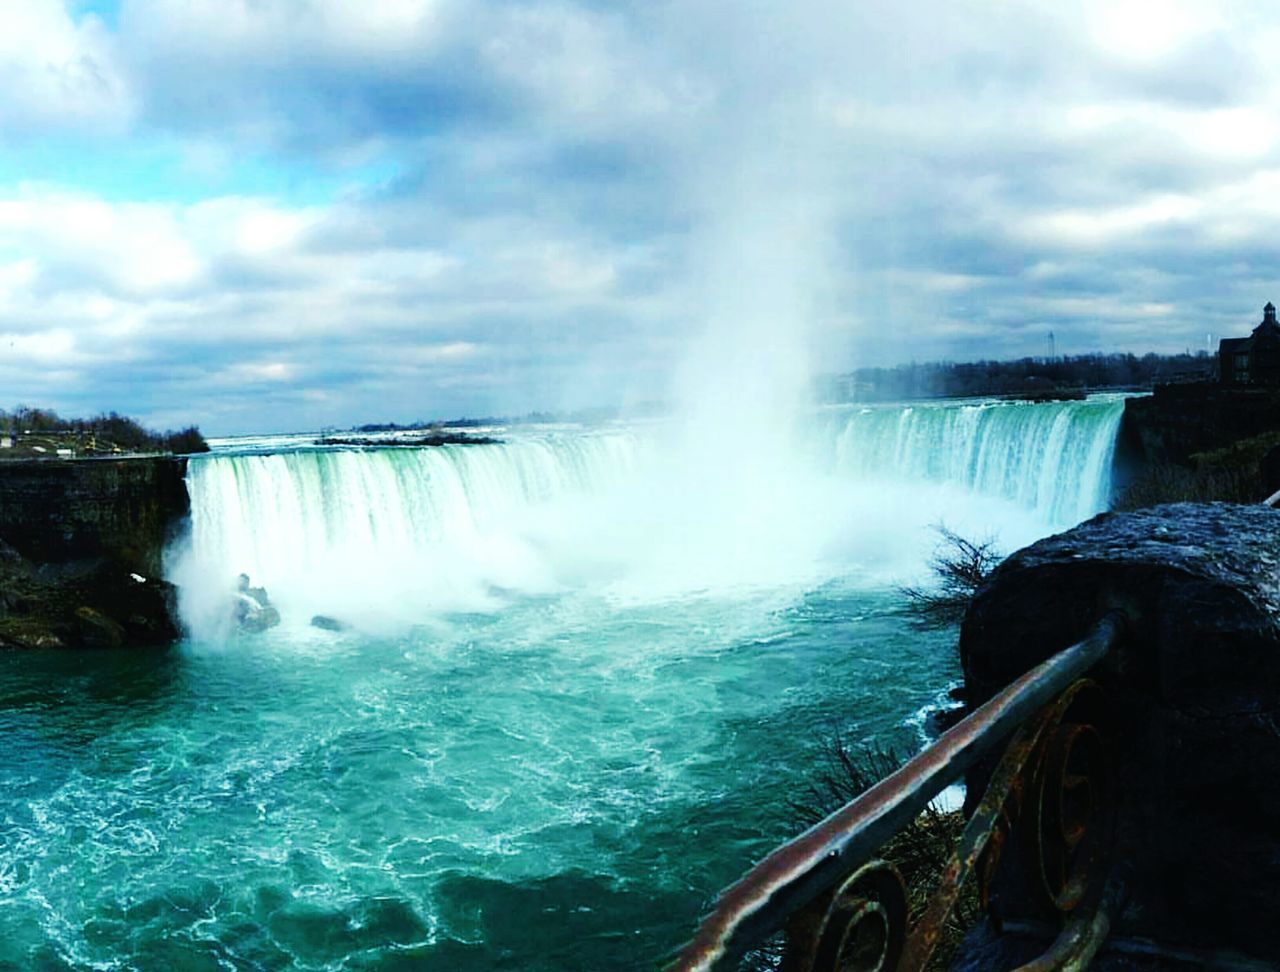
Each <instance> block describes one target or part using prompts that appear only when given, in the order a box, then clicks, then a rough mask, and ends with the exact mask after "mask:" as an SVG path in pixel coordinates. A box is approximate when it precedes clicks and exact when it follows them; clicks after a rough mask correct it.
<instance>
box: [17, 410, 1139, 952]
mask: <svg viewBox="0 0 1280 972" xmlns="http://www.w3.org/2000/svg"><path fill="white" fill-rule="evenodd" d="M1019 407H1025V408H1058V409H1063V408H1067V409H1069V406H1019ZM863 415H864V413H862V412H857V413H855V414H854V415H851V416H849V417H847V421H846V420H845V419H843V418H841V417H839V416H837V417H835V418H833V417H832V416H830V415H828V416H825V417H824V418H823V420H822V421H821V422H819V423H816V425H815V431H814V433H813V438H812V440H811V441H809V442H808V444H807V449H808V452H806V453H805V454H806V455H809V456H810V457H812V456H816V457H817V459H816V460H815V461H812V462H810V461H809V460H801V459H796V458H795V457H791V463H790V464H789V465H787V466H786V467H785V470H784V471H779V470H780V469H781V468H782V467H780V466H779V465H778V463H777V461H776V460H777V459H778V457H777V456H767V457H764V458H766V459H768V460H769V462H760V463H755V462H753V463H751V464H748V465H737V464H729V465H728V466H727V467H726V465H725V463H724V462H723V460H722V459H721V458H720V457H713V458H714V459H715V462H713V463H706V464H702V465H700V466H698V467H697V468H696V469H694V470H693V472H692V474H688V464H687V463H686V462H683V461H674V460H671V459H670V457H669V456H666V457H664V454H663V450H662V449H661V448H658V447H657V446H656V445H655V438H654V436H653V435H652V434H651V431H646V430H644V429H609V430H604V431H601V430H573V429H563V428H557V429H540V430H525V431H516V432H512V433H509V438H510V441H509V442H508V443H507V444H506V445H503V446H492V447H490V446H485V447H474V448H473V449H470V450H467V449H462V450H453V451H448V450H429V451H422V450H414V451H411V452H392V451H387V450H381V451H374V452H348V453H342V454H334V453H317V452H316V451H315V450H313V449H308V448H306V446H305V442H304V441H302V440H298V441H284V442H276V443H273V444H272V445H271V447H270V449H268V450H265V451H264V450H263V449H262V448H261V443H256V444H255V443H243V442H242V443H238V444H236V443H232V444H229V448H228V450H227V451H224V452H222V453H221V454H220V455H215V456H213V457H210V458H209V459H206V460H200V461H196V462H193V464H192V472H191V477H190V486H191V491H192V496H193V523H192V530H191V542H190V543H189V544H185V545H183V547H182V548H181V549H175V552H174V558H173V569H172V576H174V578H175V579H176V580H178V581H179V582H180V583H181V584H182V585H183V597H184V610H185V611H186V612H187V620H188V623H189V624H190V625H191V629H192V636H191V637H190V638H189V639H188V640H187V641H186V642H185V643H183V644H181V645H179V646H177V647H175V648H174V649H173V650H171V651H168V652H162V653H146V654H139V653H133V652H96V653H57V654H52V653H46V654H21V655H19V654H6V655H2V656H0V739H2V740H3V745H4V754H5V758H4V760H3V761H0V967H5V968H23V969H25V968H33V969H45V968H48V969H90V968H101V969H206V968H207V969H396V968H406V969H408V968H413V969H440V970H469V969H476V970H479V969H495V968H497V969H532V970H542V969H545V970H553V969H554V970H561V969H584V970H586V969H592V970H595V969H630V968H651V967H653V966H654V965H655V964H656V963H658V962H660V961H661V960H662V959H663V958H664V957H667V956H668V955H669V954H670V952H671V951H672V950H673V949H674V948H675V947H676V946H677V945H679V944H680V943H681V942H682V941H683V940H684V939H685V938H686V937H687V936H688V935H689V934H690V932H691V930H692V928H693V926H694V923H695V922H696V920H697V918H698V916H699V915H700V914H702V913H703V912H704V911H705V909H706V907H707V906H708V904H709V902H710V901H711V900H712V898H713V897H714V894H715V893H716V891H718V890H719V889H720V888H722V887H723V886H725V885H726V884H728V883H730V882H731V881H733V880H734V879H736V878H737V877H738V876H740V874H741V873H742V872H743V871H744V870H745V869H746V868H747V867H749V866H750V864H751V863H753V862H754V861H755V860H757V859H759V857H760V856H761V855H762V854H763V853H765V852H766V851H767V850H768V849H769V848H771V847H772V846H773V845H774V844H776V843H777V842H778V841H780V840H782V839H785V838H786V837H788V836H790V835H792V834H793V833H794V831H795V821H794V820H793V819H792V814H791V812H790V811H789V810H788V809H787V800H788V798H789V797H793V796H795V795H796V794H797V793H799V792H800V791H801V789H802V788H803V785H804V780H805V778H806V769H807V767H808V766H810V765H811V761H812V760H813V759H814V758H816V756H817V754H818V752H819V750H820V747H821V745H822V741H823V740H824V739H827V738H829V737H830V736H831V734H832V733H833V732H835V731H839V732H840V733H841V734H842V735H843V736H844V737H845V738H846V739H851V740H855V741H859V740H865V741H872V740H874V741H877V742H879V743H881V744H890V745H894V746H896V747H897V748H898V749H900V750H910V749H912V748H914V747H916V746H918V745H919V744H920V741H921V736H920V732H919V728H918V724H919V717H920V713H921V711H922V710H923V709H924V708H925V707H927V706H929V705H930V704H932V703H934V702H935V701H936V700H937V698H938V696H939V694H940V692H941V691H942V690H944V689H945V688H946V686H947V685H948V684H949V683H950V682H951V681H953V680H954V679H955V678H956V677H957V674H958V673H957V669H956V662H955V658H954V652H953V645H952V641H953V635H952V634H950V633H945V632H944V633H934V634H922V633H920V632H917V631H913V630H911V629H910V628H909V627H908V626H907V625H906V623H905V619H904V616H903V614H902V603H901V598H900V596H899V595H898V594H896V592H895V587H894V578H895V577H896V578H899V579H907V578H909V577H912V576H919V573H920V571H921V570H922V567H923V562H924V558H925V555H926V554H927V552H928V551H929V550H930V549H931V544H932V540H931V534H930V533H929V531H928V529H927V525H928V524H929V523H930V522H933V521H934V520H936V519H937V518H938V516H939V514H940V513H946V514H947V516H948V517H950V518H951V519H950V522H953V523H956V522H962V523H963V524H965V525H969V526H974V525H977V526H987V527H990V528H991V529H993V530H996V531H1002V537H1003V538H1004V540H1005V541H1008V542H1009V544H1010V545H1011V544H1012V543H1017V542H1023V541H1024V540H1026V539H1028V538H1029V537H1031V536H1034V535H1037V534H1042V533H1045V532H1049V530H1050V529H1052V527H1053V526H1054V525H1055V523H1054V516H1056V513H1052V511H1055V510H1060V509H1061V508H1062V503H1061V497H1051V498H1050V500H1049V501H1048V504H1049V505H1048V506H1047V507H1045V508H1041V507H1037V505H1036V503H1037V500H1036V498H1035V496H1034V495H1032V496H1031V498H1030V499H1028V497H1027V496H1025V495H1021V494H1018V493H1017V492H1016V491H1014V492H1013V493H1012V494H1011V495H1001V494H1000V490H999V489H995V490H994V491H993V492H992V493H991V494H984V493H983V492H982V489H981V488H980V487H981V485H982V484H981V483H978V484H975V483H971V482H964V481H953V480H949V479H947V477H946V476H943V475H938V476H935V477H933V478H932V479H931V478H930V477H929V475H927V474H925V475H921V474H919V473H918V472H913V471H911V469H913V468H914V467H910V468H908V470H907V472H906V473H904V474H903V475H902V476H899V477H897V479H896V480H894V484H893V485H889V484H888V483H889V480H888V479H886V476H891V474H892V473H893V470H892V469H887V470H879V469H877V470H871V471H867V470H859V469H851V468H850V467H849V463H850V455H851V454H852V453H851V452H850V450H851V449H852V450H854V452H855V453H856V445H855V443H854V442H853V441H852V437H854V436H855V435H856V431H850V430H851V429H853V428H854V425H855V424H856V423H857V422H866V421H867V420H866V419H865V417H863V418H858V417H857V416H863ZM1026 415H1027V417H1029V418H1034V416H1033V415H1032V413H1026ZM1078 417H1079V418H1080V421H1079V422H1077V423H1075V424H1074V425H1072V424H1071V422H1070V421H1068V420H1059V421H1067V422H1068V428H1067V429H1066V431H1065V433H1064V435H1065V436H1066V438H1067V440H1068V444H1070V445H1073V447H1077V448H1078V449H1080V450H1084V452H1083V453H1081V454H1084V453H1088V451H1089V448H1104V447H1105V445H1106V444H1105V443H1102V444H1099V443H1098V442H1097V441H1094V440H1097V439H1101V438H1105V437H1106V436H1107V435H1108V434H1110V435H1112V436H1113V435H1114V430H1113V429H1112V431H1111V432H1110V433H1108V432H1107V429H1106V425H1105V422H1099V421H1098V420H1097V415H1095V414H1093V413H1091V412H1088V411H1086V410H1083V409H1082V410H1081V411H1080V412H1079V413H1078ZM966 421H968V420H966ZM984 422H986V420H985V419H983V420H981V421H978V422H976V423H971V424H972V427H973V428H974V429H975V430H978V431H981V427H982V426H983V424H984ZM833 423H834V424H833ZM882 424H883V422H880V423H879V424H877V429H879V432H878V433H877V434H880V433H882V432H883V429H882V428H881V427H880V426H881V425H882ZM942 424H943V425H945V424H946V423H942ZM952 424H954V423H952ZM987 424H990V423H987ZM1018 424H1019V423H1012V422H1003V423H1002V424H1000V428H1002V429H1003V428H1005V427H1006V426H1007V427H1008V429H1014V428H1015V427H1016V426H1018ZM989 431H990V430H988V432H989ZM913 434H916V435H917V438H918V429H916V430H915V432H913ZM948 434H952V435H954V434H955V432H954V429H952V431H951V432H950V433H948ZM975 434H977V432H975ZM1008 434H1009V435H1016V434H1017V433H1016V432H1009V433H1008ZM1073 437H1076V438H1089V439H1090V442H1089V443H1081V442H1075V441H1074V439H1073ZM824 443H825V444H824ZM837 443H838V447H837ZM868 443H869V444H868V445H867V448H869V449H870V448H872V447H873V445H872V444H871V443H870V440H868ZM1012 445H1013V443H1010V444H1009V446H1010V447H1009V448H1008V449H1006V450H1005V451H1006V452H1007V453H1008V454H1009V455H1010V456H1013V455H1015V453H1014V451H1013V449H1012ZM1086 445H1087V446H1088V447H1089V448H1086ZM927 447H928V446H927V445H926V446H920V445H916V446H913V447H912V448H927ZM875 448H881V446H875ZM986 448H987V449H988V455H991V453H990V450H991V449H992V448H995V449H997V451H999V450H1000V448H1001V447H1000V446H999V444H998V443H997V444H995V445H992V443H988V444H987V446H986ZM1017 455H1019V456H1022V455H1025V450H1023V451H1022V452H1018V453H1017ZM756 458H759V457H756ZM1011 461H1012V460H1011ZM1018 461H1022V460H1021V459H1019V460H1018ZM771 463H772V465H771ZM1064 475H1065V474H1064ZM1103 475H1105V470H1104V472H1103ZM990 481H991V482H997V481H998V480H997V479H992V480H990ZM1086 487H1087V488H1088V489H1092V490H1095V493H1096V491H1097V490H1099V489H1100V488H1101V487H1100V486H1099V484H1098V483H1094V482H1085V483H1081V482H1074V481H1064V483H1063V485H1062V488H1063V489H1064V490H1067V491H1070V490H1077V491H1078V490H1081V489H1084V488H1086ZM1046 510H1047V511H1048V512H1047V511H1046ZM761 511H766V512H768V513H769V514H770V515H761ZM1051 514H1052V515H1051ZM957 518H958V519H957ZM235 569H245V570H248V571H250V572H251V573H252V574H253V576H254V579H255V582H259V581H260V582H263V583H265V584H266V585H267V586H268V588H269V589H270V590H271V592H272V596H273V599H275V600H276V601H277V603H278V604H279V605H280V607H281V613H282V615H283V616H284V623H283V624H282V625H281V626H280V627H279V628H277V629H274V630H272V631H270V632H268V633H266V634H265V635H261V636H247V635H237V634H234V633H230V632H228V631H227V630H226V626H225V624H223V625H220V624H219V621H220V619H222V618H223V615H222V614H220V613H219V611H218V610H216V608H217V606H218V605H220V604H221V605H225V603H226V597H227V591H228V588H229V579H230V577H232V576H234V572H233V571H234V570H235ZM913 572H914V575H913ZM362 607H363V608H364V609H365V610H364V612H363V613H362V611H361V608H362ZM322 609H323V610H324V611H325V613H334V614H337V615H339V616H340V617H343V618H345V619H348V620H351V621H352V622H353V623H354V624H355V627H353V628H352V629H351V630H349V631H346V632H340V633H332V632H326V631H320V630H317V629H314V628H312V627H310V626H309V625H308V624H307V621H308V619H309V617H310V616H311V614H312V613H315V612H317V611H320V610H322Z"/></svg>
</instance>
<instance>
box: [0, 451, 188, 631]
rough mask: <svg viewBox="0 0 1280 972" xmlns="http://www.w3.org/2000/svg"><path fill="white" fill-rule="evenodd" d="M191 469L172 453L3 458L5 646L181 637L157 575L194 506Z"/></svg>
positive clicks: (0, 597) (0, 515) (0, 572)
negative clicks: (189, 488) (190, 494)
mask: <svg viewBox="0 0 1280 972" xmlns="http://www.w3.org/2000/svg"><path fill="white" fill-rule="evenodd" d="M185 472H186V460H185V459H181V458H175V457H154V458H150V457H148V458H134V459H110V460H99V459H92V460H37V461H4V462H0V541H2V542H0V648H6V647H7V648H15V647H21V648H99V647H106V648H112V647H124V646H129V647H142V646H157V645H164V644H169V643H171V642H173V641H174V640H176V639H177V638H178V637H179V629H178V624H177V620H176V617H177V613H176V596H175V595H176V592H175V590H174V588H173V586H172V585H170V584H168V583H166V582H165V581H163V580H161V579H159V578H160V574H161V569H162V560H163V555H164V548H165V546H166V545H167V543H168V542H169V541H170V540H171V539H172V538H173V536H174V534H175V532H176V531H177V530H179V529H181V527H182V524H183V522H184V521H185V519H186V517H187V515H188V512H189V509H190V503H189V499H188V497H187V490H186V483H185V481H184V477H185Z"/></svg>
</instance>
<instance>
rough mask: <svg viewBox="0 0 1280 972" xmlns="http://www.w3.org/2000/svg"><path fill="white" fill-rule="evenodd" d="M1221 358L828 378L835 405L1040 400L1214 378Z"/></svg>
mask: <svg viewBox="0 0 1280 972" xmlns="http://www.w3.org/2000/svg"><path fill="white" fill-rule="evenodd" d="M1215 363H1216V358H1214V357H1211V356H1210V355H1208V354H1207V353H1205V352H1203V351H1201V352H1199V353H1196V354H1155V353H1149V354H1144V355H1142V356H1138V355H1135V354H1079V355H1071V356H1063V357H1053V358H1018V359H1017V360H1014V361H972V362H964V363H959V362H954V361H931V362H927V363H924V364H918V363H915V362H912V363H911V364H904V365H897V366H896V367H892V368H859V369H857V370H856V371H852V372H849V373H848V374H843V375H837V376H834V377H832V378H830V379H828V387H827V388H826V389H825V397H827V398H829V399H831V400H835V401H886V400H891V399H902V398H968V397H974V396H983V395H1035V394H1039V393H1050V394H1051V393H1055V392H1085V391H1092V390H1098V389H1104V388H1118V389H1134V390H1139V389H1150V388H1151V387H1152V386H1153V385H1156V384H1160V383H1163V382H1175V381H1197V380H1199V381H1204V380H1208V379H1210V378H1212V377H1213V374H1214V366H1215Z"/></svg>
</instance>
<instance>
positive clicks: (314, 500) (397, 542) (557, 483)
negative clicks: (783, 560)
mask: <svg viewBox="0 0 1280 972" xmlns="http://www.w3.org/2000/svg"><path fill="white" fill-rule="evenodd" d="M636 449H637V440H636V439H635V437H634V436H632V435H630V434H628V433H612V434H605V433H601V434H590V433H587V434H584V433H575V434H547V435H541V436H537V437H530V438H524V439H520V440H517V441H513V442H509V443H503V444H493V445H467V446H441V447H434V448H425V449H403V448H386V449H365V450H352V449H342V450H323V449H294V450H291V451H280V452H273V453H267V454H234V453H229V454H218V453H215V454H213V455H211V456H208V457H204V458H198V459H193V460H192V461H191V463H190V466H189V469H188V475H187V486H188V490H189V492H190V494H191V511H192V512H191V537H190V545H189V548H188V549H186V550H183V551H182V552H181V553H180V554H179V555H177V557H176V558H175V559H176V560H177V566H176V567H175V569H174V571H173V572H174V573H175V579H177V580H178V581H179V583H180V585H181V586H182V587H183V591H184V595H186V596H187V602H186V603H185V604H184V606H183V608H184V614H185V615H187V617H188V619H189V620H195V621H197V622H198V616H199V615H200V614H202V613H205V612H212V613H215V614H216V613H219V612H221V610H222V609H221V606H220V605H221V601H222V600H223V599H224V598H225V591H226V590H227V589H229V584H230V582H231V579H233V578H234V577H235V576H236V575H237V574H239V573H240V572H242V571H243V572H245V573H248V574H249V575H250V576H251V577H252V579H253V582H254V583H255V584H263V585H265V586H266V587H267V588H268V589H269V591H270V593H271V595H272V596H273V598H283V599H286V600H287V599H290V598H292V599H293V600H294V601H295V602H299V605H298V606H299V607H301V608H304V609H305V610H311V611H329V610H332V611H334V612H342V611H345V612H347V613H348V614H351V613H364V614H367V613H368V612H370V611H375V610H376V611H377V612H384V613H385V612H386V611H387V610H388V608H389V607H393V605H389V603H388V602H394V601H403V600H404V599H405V598H407V597H412V598H414V599H416V601H417V602H418V604H419V606H422V603H421V602H422V601H423V600H424V598H425V599H429V601H430V604H429V605H428V606H431V607H439V606H450V607H455V608H457V607H464V608H465V607H472V606H477V605H479V604H481V603H482V602H483V599H484V595H485V591H486V590H487V589H490V588H493V587H496V586H502V585H504V584H511V585H519V586H522V587H533V588H536V587H537V586H538V585H539V581H540V579H539V578H537V577H535V576H532V575H534V574H536V572H537V568H536V566H535V563H534V562H535V560H536V557H535V556H534V555H533V552H532V551H530V549H529V546H528V543H527V540H526V534H527V533H528V531H527V530H522V529H520V527H524V526H527V523H524V522H522V518H527V516H528V514H529V511H530V510H532V509H535V508H536V507H537V506H538V504H545V503H548V502H550V501H553V500H558V499H562V500H569V499H571V498H572V497H574V496H577V495H581V494H593V493H597V492H599V491H601V490H604V489H607V488H609V486H610V485H611V484H614V483H616V482H617V481H618V480H619V479H620V478H621V477H623V476H625V474H626V472H627V470H629V469H630V468H631V467H632V466H633V465H634V463H635V456H636ZM201 591H206V592H212V593H209V594H208V595H207V596H205V597H204V598H201V597H200V596H199V595H200V592H201ZM193 596H194V597H195V601H194V602H193V601H192V597H193ZM203 602H207V603H203ZM405 607H408V605H405ZM391 613H393V614H395V613H400V614H405V613H409V614H412V613H413V612H412V611H400V612H396V611H394V610H392V612H391ZM193 615H195V616H197V617H195V618H193ZM197 626H198V625H197Z"/></svg>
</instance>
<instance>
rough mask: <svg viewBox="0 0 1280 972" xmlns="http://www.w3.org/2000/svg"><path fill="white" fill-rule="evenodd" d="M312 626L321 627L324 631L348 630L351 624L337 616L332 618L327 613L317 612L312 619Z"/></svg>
mask: <svg viewBox="0 0 1280 972" xmlns="http://www.w3.org/2000/svg"><path fill="white" fill-rule="evenodd" d="M311 627H313V628H320V629H321V630H323V631H346V630H348V629H349V628H350V627H351V625H349V624H347V623H346V622H345V621H339V620H338V619H337V618H331V617H329V616H328V615H327V614H317V615H315V616H314V617H313V618H312V619H311Z"/></svg>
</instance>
